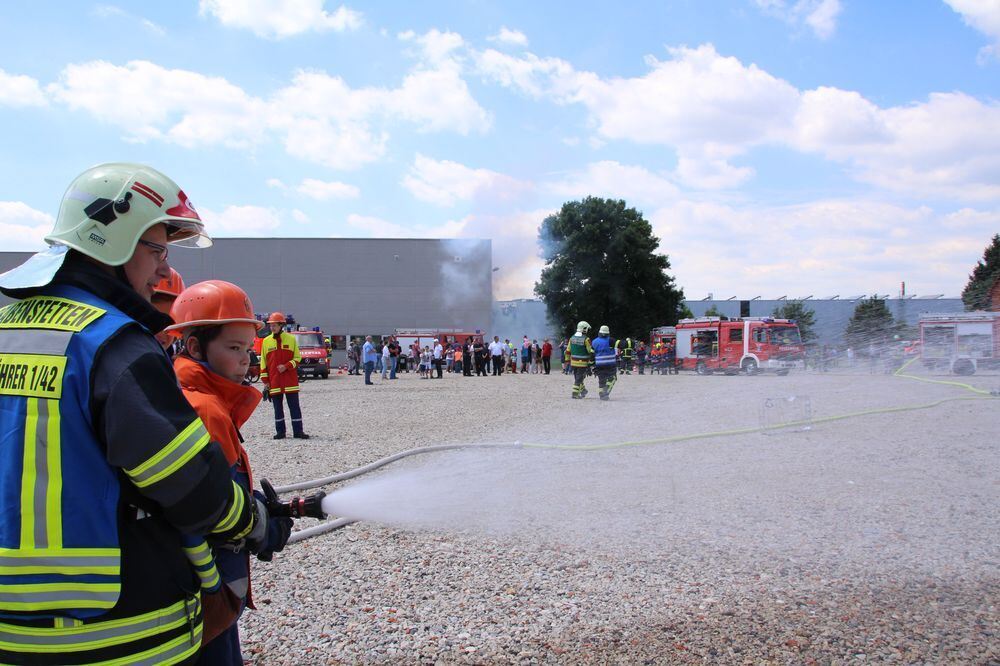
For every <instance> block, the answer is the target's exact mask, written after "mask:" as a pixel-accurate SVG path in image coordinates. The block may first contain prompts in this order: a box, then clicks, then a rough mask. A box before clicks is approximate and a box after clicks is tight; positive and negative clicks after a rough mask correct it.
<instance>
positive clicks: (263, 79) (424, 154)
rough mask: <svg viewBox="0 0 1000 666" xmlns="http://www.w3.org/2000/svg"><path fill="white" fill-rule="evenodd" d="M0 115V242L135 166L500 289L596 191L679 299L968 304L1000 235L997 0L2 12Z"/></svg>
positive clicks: (201, 6) (209, 205) (472, 1)
mask: <svg viewBox="0 0 1000 666" xmlns="http://www.w3.org/2000/svg"><path fill="white" fill-rule="evenodd" d="M618 5H621V6H618ZM0 133H2V141H0V239H2V244H0V249H3V250H37V249H42V248H43V247H44V241H43V240H42V239H43V237H44V235H45V234H46V233H47V232H48V231H49V230H50V229H51V226H52V224H53V221H54V219H55V216H56V214H57V213H58V209H59V201H60V198H61V197H62V194H63V192H64V190H65V188H66V186H67V185H68V184H69V182H70V181H71V180H72V179H73V178H74V177H75V176H76V175H77V174H78V173H80V172H81V171H83V170H84V169H86V168H87V167H89V166H91V165H94V164H98V163H102V162H112V161H133V162H141V163H145V164H149V165H151V166H154V167H156V168H157V169H160V170H161V171H163V172H164V173H166V174H167V175H169V176H170V177H171V178H173V179H174V180H175V181H177V182H178V184H179V185H180V187H181V188H182V189H183V190H184V191H185V192H186V193H187V194H188V196H189V197H190V199H191V201H192V202H193V203H194V204H195V206H196V207H197V208H198V210H199V212H200V213H201V214H202V217H203V218H204V219H205V221H206V224H207V226H208V229H209V232H210V233H211V234H212V235H213V236H217V237H227V236H239V237H246V236H262V237H270V236H283V237H376V238H401V237H407V238H409V237H428V238H489V239H492V242H493V253H494V256H493V263H494V267H495V268H496V270H495V272H494V273H493V275H494V292H495V296H496V297H497V298H501V299H510V298H527V297H532V296H533V291H532V290H533V286H534V283H535V281H536V280H537V278H538V275H539V272H540V270H541V268H542V267H543V265H544V262H543V259H542V258H541V256H540V254H539V247H538V244H537V233H538V227H539V225H540V224H541V222H542V220H544V219H545V217H546V216H548V215H551V214H554V213H556V212H557V211H558V210H559V208H560V206H561V205H562V204H563V203H564V202H567V201H574V200H579V199H582V198H583V197H586V196H591V195H592V196H600V197H611V198H616V199H624V200H625V201H626V203H627V204H628V205H629V206H633V207H635V208H637V209H638V210H639V211H641V212H642V213H643V215H644V216H645V218H646V219H647V220H648V221H649V222H650V223H651V225H652V227H653V230H654V233H655V234H656V236H657V237H658V238H659V239H660V251H661V252H663V253H665V254H666V255H668V257H669V260H670V263H671V268H670V273H671V275H672V276H673V277H674V278H675V280H676V283H677V285H678V286H680V287H681V288H683V290H684V293H685V295H686V297H688V298H695V299H699V298H705V297H706V296H708V295H709V294H712V295H714V296H715V297H716V298H729V297H731V296H735V297H737V298H744V299H746V298H753V297H756V296H761V297H763V298H765V299H767V298H775V297H779V296H788V297H789V298H801V297H806V296H813V297H815V298H824V297H829V296H833V295H841V296H846V295H848V294H850V295H857V294H873V293H879V294H892V295H896V294H898V293H899V291H900V285H901V283H902V282H904V281H905V283H906V292H907V294H910V295H912V294H916V295H931V294H944V295H946V296H957V295H958V294H959V293H960V292H961V289H962V287H963V286H964V285H965V283H966V281H967V279H968V276H969V274H970V272H971V270H972V268H973V266H974V265H975V263H976V261H977V260H978V259H980V258H981V257H982V253H983V250H984V249H985V248H986V246H987V245H988V244H989V241H990V239H991V237H992V236H993V234H995V233H997V232H998V231H1000V0H880V1H879V2H871V1H870V0H661V1H658V2H652V1H651V2H641V1H637V2H629V3H611V4H609V3H604V2H589V1H580V0H577V1H574V2H547V3H539V2H537V1H533V2H524V1H520V0H505V1H502V2H501V1H499V0H494V1H486V0H466V1H465V2H457V1H455V2H449V1H440V2H433V3H412V2H402V1H400V2H378V3H357V4H339V3H338V2H330V1H326V2H325V1H324V0H200V1H195V0H190V1H182V0H178V1H175V2H169V3H148V2H139V1H136V2H124V1H122V2H116V3H113V4H112V3H108V4H104V3H90V2H34V3H2V4H0ZM178 251H195V250H178Z"/></svg>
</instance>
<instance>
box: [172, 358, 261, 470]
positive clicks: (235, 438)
mask: <svg viewBox="0 0 1000 666" xmlns="http://www.w3.org/2000/svg"><path fill="white" fill-rule="evenodd" d="M174 371H175V372H176V373H177V380H178V381H179V382H180V385H181V390H183V391H184V397H185V398H187V401H188V402H189V403H191V406H192V407H194V411H196V412H197V413H198V416H200V417H201V420H202V421H203V422H204V423H205V429H206V430H208V434H209V436H210V437H211V438H212V441H213V442H218V443H219V445H220V446H221V447H222V451H223V453H225V454H226V460H227V461H228V462H229V464H230V465H235V466H236V471H237V472H242V473H244V474H246V475H247V476H250V460H249V458H247V452H246V451H245V450H244V449H243V444H242V443H240V433H239V430H238V429H239V427H240V426H242V425H243V424H244V423H246V422H247V419H249V418H250V415H251V414H253V410H254V409H256V408H257V405H258V404H260V401H261V399H262V398H261V395H260V391H258V390H257V389H255V388H252V387H250V386H243V385H242V384H237V383H236V382H234V381H231V380H229V379H226V378H225V377H223V376H221V375H217V374H215V373H214V372H212V371H211V370H209V369H208V368H206V367H205V366H204V365H202V364H201V363H199V362H198V361H195V360H194V359H192V358H191V357H190V356H185V355H181V356H178V357H177V358H176V359H174ZM250 487H251V488H253V479H250Z"/></svg>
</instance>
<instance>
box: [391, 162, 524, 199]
mask: <svg viewBox="0 0 1000 666" xmlns="http://www.w3.org/2000/svg"><path fill="white" fill-rule="evenodd" d="M505 182H510V179H508V178H507V177H506V176H504V175H503V174H500V173H497V172H496V171H490V170H489V169H472V168H470V167H467V166H465V165H464V164H459V163H458V162H451V161H449V160H440V161H439V160H434V159H431V158H429V157H425V156H424V155H420V154H418V155H417V156H416V157H415V158H414V160H413V166H411V167H410V172H409V173H408V174H407V175H406V176H404V177H403V187H405V188H406V189H408V190H409V191H410V193H411V194H413V196H415V197H416V198H417V199H420V200H421V201H427V202H430V203H433V204H437V205H439V206H452V205H454V204H455V203H456V202H458V201H468V200H470V199H472V198H473V197H474V196H475V195H476V193H477V192H478V191H480V190H482V189H484V188H489V187H494V186H503V185H504V184H505Z"/></svg>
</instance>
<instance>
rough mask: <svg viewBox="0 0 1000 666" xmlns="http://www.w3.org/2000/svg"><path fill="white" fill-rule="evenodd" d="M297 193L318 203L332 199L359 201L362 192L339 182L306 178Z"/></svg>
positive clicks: (297, 188)
mask: <svg viewBox="0 0 1000 666" xmlns="http://www.w3.org/2000/svg"><path fill="white" fill-rule="evenodd" d="M295 191H296V192H298V193H299V194H303V195H305V196H307V197H310V198H312V199H316V200H317V201H329V200H330V199H357V198H358V197H359V196H361V190H359V189H358V188H357V187H356V186H354V185H348V184H347V183H341V182H338V181H335V180H334V181H324V180H316V179H315V178H306V179H304V180H303V181H302V182H301V183H299V185H298V187H296V188H295Z"/></svg>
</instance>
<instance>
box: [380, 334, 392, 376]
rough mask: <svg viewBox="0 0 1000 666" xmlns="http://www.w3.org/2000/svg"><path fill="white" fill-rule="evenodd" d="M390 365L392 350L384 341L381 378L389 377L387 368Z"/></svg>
mask: <svg viewBox="0 0 1000 666" xmlns="http://www.w3.org/2000/svg"><path fill="white" fill-rule="evenodd" d="M391 367H392V352H391V351H390V349H389V343H388V342H385V343H383V344H382V379H388V378H389V369H390V368H391Z"/></svg>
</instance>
